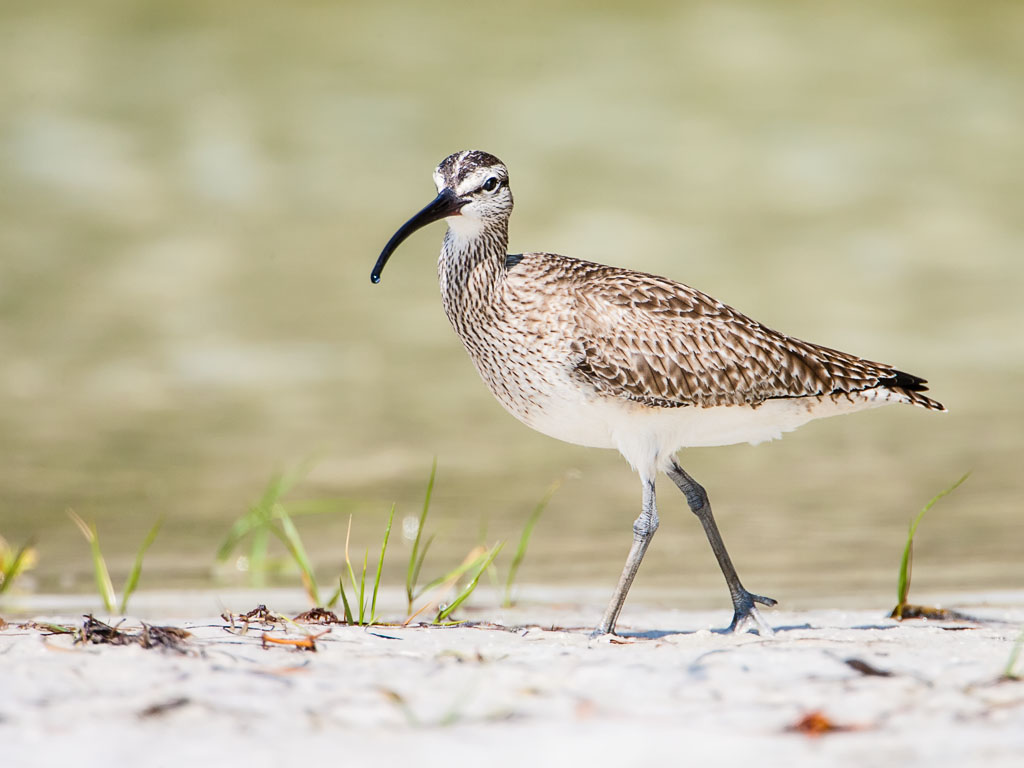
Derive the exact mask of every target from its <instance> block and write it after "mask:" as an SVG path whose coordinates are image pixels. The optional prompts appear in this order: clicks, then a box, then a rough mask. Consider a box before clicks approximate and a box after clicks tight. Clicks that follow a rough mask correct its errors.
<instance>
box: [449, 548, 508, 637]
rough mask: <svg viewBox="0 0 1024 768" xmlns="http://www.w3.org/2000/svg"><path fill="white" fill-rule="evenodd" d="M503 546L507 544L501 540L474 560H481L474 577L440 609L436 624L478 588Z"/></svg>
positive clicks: (450, 613)
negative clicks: (482, 576)
mask: <svg viewBox="0 0 1024 768" xmlns="http://www.w3.org/2000/svg"><path fill="white" fill-rule="evenodd" d="M503 546H505V542H503V541H499V542H498V543H497V544H495V545H494V546H493V547H491V548H490V549H489V550H486V551H485V552H483V553H482V554H481V555H480V556H479V557H477V558H476V560H475V561H474V562H479V567H478V568H477V569H476V572H475V573H474V574H473V577H472V578H471V579H470V580H469V583H468V584H466V586H465V587H463V589H462V591H461V592H460V593H459V594H458V595H457V596H456V597H455V599H454V600H452V601H451V602H450V603H449V604H448V605H446V606H444V607H442V608H440V609H439V610H438V612H437V616H436V617H435V618H434V623H435V624H441V623H442V622H445V621H447V620H448V617H449V616H451V615H452V611H454V610H455V609H456V608H458V607H459V606H460V605H462V604H463V603H464V602H465V601H466V599H467V598H468V597H469V596H470V595H471V594H473V590H475V589H476V585H477V584H478V583H479V582H480V576H481V575H482V574H483V572H484V571H486V570H487V569H488V568H490V566H491V564H492V563H493V562H494V558H496V557H497V556H498V553H499V552H501V548H502V547H503ZM467 570H468V569H467Z"/></svg>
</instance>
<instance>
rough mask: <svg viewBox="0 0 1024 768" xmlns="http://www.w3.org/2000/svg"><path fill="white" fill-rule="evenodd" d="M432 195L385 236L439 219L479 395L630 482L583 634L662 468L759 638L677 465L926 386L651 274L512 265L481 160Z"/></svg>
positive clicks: (391, 246)
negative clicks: (695, 454) (612, 556)
mask: <svg viewBox="0 0 1024 768" xmlns="http://www.w3.org/2000/svg"><path fill="white" fill-rule="evenodd" d="M434 184H435V185H436V187H437V197H435V198H434V200H433V202H431V203H429V204H428V205H427V206H426V207H425V208H423V210H421V211H420V212H419V213H417V214H416V215H415V216H413V217H412V218H411V219H409V221H407V222H406V223H405V224H403V225H402V227H401V228H400V229H399V230H398V231H397V232H395V234H394V235H393V236H392V237H391V239H390V240H389V241H388V243H387V245H386V246H385V247H384V250H383V251H381V254H380V257H379V258H378V259H377V263H376V265H375V266H374V268H373V272H372V273H371V280H372V281H373V282H374V283H378V282H380V276H381V272H382V270H383V269H384V266H385V265H386V264H387V262H388V259H389V258H390V257H391V254H392V253H393V252H394V251H395V249H396V248H398V246H399V245H400V244H401V243H402V242H403V241H404V240H405V239H406V238H408V237H409V235H411V234H412V233H413V232H415V231H416V230H418V229H420V228H421V227H423V226H425V225H427V224H430V223H431V222H434V221H438V220H440V219H445V220H446V221H447V223H448V231H447V232H446V233H445V236H444V243H443V244H442V246H441V255H440V258H439V259H438V262H437V272H438V278H439V281H440V284H441V301H442V304H443V305H444V311H445V313H446V314H447V315H448V319H449V321H451V324H452V327H453V328H454V329H455V332H456V333H457V334H458V336H459V338H460V339H461V340H462V343H463V344H464V345H465V347H466V350H467V351H468V352H469V356H470V357H471V358H472V360H473V363H474V364H475V365H476V368H477V371H479V373H480V376H481V377H482V378H483V380H484V383H485V384H486V385H487V387H488V388H489V389H490V390H491V392H492V393H493V394H494V396H495V397H496V398H497V399H498V401H499V402H500V403H501V404H502V405H503V406H504V407H505V409H506V410H507V411H508V412H509V413H511V414H512V415H513V416H515V417H516V418H517V419H519V420H520V421H522V422H523V423H524V424H526V425H527V426H529V427H532V428H533V429H535V430H537V431H539V432H542V433H544V434H545V435H550V436H551V437H555V438H558V439H559V440H564V441H566V442H569V443H576V444H578V445H584V446H592V447H597V448H615V449H618V451H619V452H620V453H621V454H622V455H623V457H625V459H626V461H628V462H629V463H630V465H632V467H633V469H634V470H635V471H636V472H637V473H638V474H639V476H640V480H641V483H642V486H643V499H642V504H641V510H640V515H639V517H637V518H636V520H635V522H634V523H633V543H632V546H631V547H630V550H629V555H628V557H627V558H626V564H625V566H624V568H623V570H622V576H621V577H620V578H619V582H618V585H617V586H616V587H615V591H614V593H613V594H612V598H611V601H610V602H609V604H608V608H607V610H606V611H605V613H604V616H603V617H602V619H601V623H600V624H599V625H598V626H597V629H595V630H594V634H595V635H600V634H609V633H613V632H614V631H615V624H616V621H617V620H618V616H619V612H620V611H621V610H622V605H623V603H624V602H625V599H626V594H627V593H628V591H629V587H630V585H631V584H632V583H633V578H634V577H635V576H636V573H637V569H638V568H639V567H640V562H641V560H642V559H643V556H644V553H645V552H646V551H647V547H648V545H649V544H650V542H651V538H652V537H653V536H654V532H655V531H656V530H657V529H658V511H657V507H656V505H655V490H654V484H655V479H656V477H657V476H658V474H659V472H664V473H665V474H667V475H668V476H669V478H671V480H672V481H673V482H674V483H675V484H676V485H677V486H678V487H679V489H680V490H681V491H682V492H683V494H684V495H685V496H686V501H687V504H688V505H689V507H690V510H691V511H692V512H693V513H694V514H695V515H696V516H697V518H698V519H699V520H700V522H701V525H702V526H703V528H704V532H705V534H706V535H707V538H708V541H709V542H710V544H711V549H712V550H713V551H714V553H715V557H716V558H717V559H718V564H719V566H720V567H721V569H722V573H723V575H724V576H725V581H726V584H727V585H728V588H729V594H730V595H731V597H732V605H733V618H732V623H731V624H730V626H729V630H730V631H736V630H738V629H741V628H745V627H748V626H749V627H750V628H751V629H757V630H758V631H759V632H760V633H770V632H771V628H770V627H769V625H768V624H767V623H766V622H765V621H764V620H763V619H762V618H761V616H760V614H759V613H758V610H757V607H756V606H757V604H761V605H766V606H772V605H775V603H776V601H775V600H773V599H771V598H769V597H764V596H762V595H755V594H753V593H751V592H748V591H747V590H746V589H745V588H744V587H743V585H742V583H741V582H740V579H739V576H737V574H736V569H735V567H733V564H732V560H731V559H730V558H729V554H728V552H727V551H726V548H725V544H724V543H723V541H722V536H721V534H720V533H719V531H718V526H717V524H716V523H715V518H714V515H713V514H712V512H711V505H710V503H709V502H708V495H707V493H706V492H705V490H704V488H703V487H702V486H701V485H700V484H698V483H697V481H696V480H694V479H693V478H692V477H690V475H689V474H687V473H686V471H685V470H684V469H683V468H682V467H681V466H680V464H679V462H678V460H677V459H676V453H677V452H678V451H680V450H681V449H683V448H693V447H700V446H715V445H731V444H734V443H751V444H756V443H760V442H764V441H766V440H771V439H774V438H778V437H781V435H782V433H783V432H788V431H790V430H793V429H796V428H797V427H799V426H801V425H802V424H805V423H807V422H808V421H811V420H812V419H820V418H823V417H825V416H834V415H837V414H841V413H851V412H853V411H860V410H864V409H866V408H874V407H876V406H880V405H885V404H887V403H909V404H911V405H917V406H921V407H923V408H927V409H929V410H934V411H945V410H946V409H945V408H944V407H943V406H942V405H941V404H940V403H937V402H936V401H934V400H932V399H930V398H928V397H926V396H925V395H923V394H921V393H922V392H924V391H926V390H927V386H926V384H927V382H926V381H925V380H924V379H922V378H920V377H918V376H913V375H911V374H909V373H904V372H903V371H899V370H896V369H895V368H893V367H892V366H890V365H886V364H884V363H874V362H871V361H869V360H864V359H861V358H859V357H855V356H854V355H849V354H846V353H845V352H839V351H838V350H835V349H829V348H828V347H822V346H818V345H817V344H811V343H809V342H806V341H801V340H799V339H796V338H793V337H791V336H786V335H785V334H782V333H779V332H777V331H773V330H771V329H770V328H767V327H765V326H764V325H761V324H760V323H758V322H756V321H755V320H752V319H750V318H749V317H746V316H745V315H743V314H741V313H739V312H737V311H736V310H735V309H732V308H731V307H729V306H726V305H725V304H723V303H722V302H720V301H718V300H717V299H713V298H712V297H710V296H708V295H706V294H704V293H701V292H700V291H698V290H695V289H693V288H690V287H689V286H686V285H683V284H681V283H677V282H674V281H672V280H668V279H666V278H664V277H658V276H657V275H651V274H645V273H643V272H635V271H633V270H629V269H619V268H616V267H610V266H604V265H602V264H595V263H592V262H589V261H581V260H579V259H573V258H568V257H566V256H559V255H557V254H553V253H521V254H509V253H508V252H507V251H508V222H509V217H510V215H511V214H512V205H513V203H512V191H511V190H510V188H509V176H508V169H507V168H506V167H505V164H504V163H502V162H501V161H500V160H499V159H498V158H496V157H495V156H494V155H491V154H488V153H486V152H481V151H478V150H466V151H463V152H458V153H456V154H454V155H451V156H449V157H447V158H445V159H444V160H442V161H441V164H440V165H438V166H437V169H436V170H435V171H434Z"/></svg>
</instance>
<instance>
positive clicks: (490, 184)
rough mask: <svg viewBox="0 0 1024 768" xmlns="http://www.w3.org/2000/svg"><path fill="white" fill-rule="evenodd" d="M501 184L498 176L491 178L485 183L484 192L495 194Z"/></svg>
mask: <svg viewBox="0 0 1024 768" xmlns="http://www.w3.org/2000/svg"><path fill="white" fill-rule="evenodd" d="M500 184H501V182H500V181H498V177H497V176H489V177H488V178H487V181H485V182H484V183H483V187H482V189H483V191H484V192H494V191H495V190H496V189H497V188H498V186H499V185H500Z"/></svg>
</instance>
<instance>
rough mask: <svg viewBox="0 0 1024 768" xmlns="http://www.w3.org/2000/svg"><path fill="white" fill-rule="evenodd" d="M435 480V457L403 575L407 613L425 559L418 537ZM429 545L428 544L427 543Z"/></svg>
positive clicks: (428, 506)
mask: <svg viewBox="0 0 1024 768" xmlns="http://www.w3.org/2000/svg"><path fill="white" fill-rule="evenodd" d="M436 478H437V457H436V456H435V457H434V461H433V463H432V464H431V466H430V478H429V479H428V480H427V492H426V494H425V495H424V497H423V511H422V512H420V519H419V524H418V525H417V526H416V537H415V538H414V539H413V541H412V551H411V552H410V553H409V568H408V569H407V570H406V574H405V595H406V597H407V598H408V600H409V611H410V612H411V611H412V602H413V599H414V594H413V593H414V592H415V591H416V581H417V579H419V576H420V567H421V566H422V565H423V558H424V557H426V554H427V551H426V547H424V548H423V555H420V554H419V549H420V537H421V536H422V535H423V526H424V524H425V523H426V521H427V512H429V511H430V499H431V497H432V496H433V494H434V480H435V479H436ZM428 545H429V542H428Z"/></svg>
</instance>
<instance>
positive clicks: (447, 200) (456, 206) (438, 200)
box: [370, 189, 466, 283]
mask: <svg viewBox="0 0 1024 768" xmlns="http://www.w3.org/2000/svg"><path fill="white" fill-rule="evenodd" d="M465 204H466V201H465V200H460V199H459V196H458V195H456V194H455V193H454V192H453V191H452V190H450V189H444V190H441V192H440V194H438V196H437V197H435V198H434V199H433V201H432V202H431V203H430V204H429V205H427V207H426V208H424V209H423V210H422V211H420V212H419V213H417V214H416V215H415V216H413V217H412V218H411V219H409V220H408V221H407V222H405V224H403V225H402V226H401V228H400V229H399V230H398V231H397V232H395V234H393V235H392V236H391V239H390V240H388V244H387V245H385V246H384V250H383V251H381V252H380V257H379V258H378V259H377V263H376V264H374V265H373V272H371V273H370V280H371V281H372V282H373V283H379V282H380V273H381V272H383V271H384V265H385V264H387V263H388V259H390V258H391V254H392V253H394V252H395V250H396V249H397V248H398V246H400V245H401V244H402V243H403V242H405V239H406V238H407V237H409V235H411V234H412V233H413V232H415V231H416V230H417V229H420V228H422V227H425V226H426V225H427V224H432V223H433V222H435V221H439V220H440V219H444V218H447V217H448V216H453V215H454V214H456V213H458V212H459V211H461V210H462V206H464V205H465Z"/></svg>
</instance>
